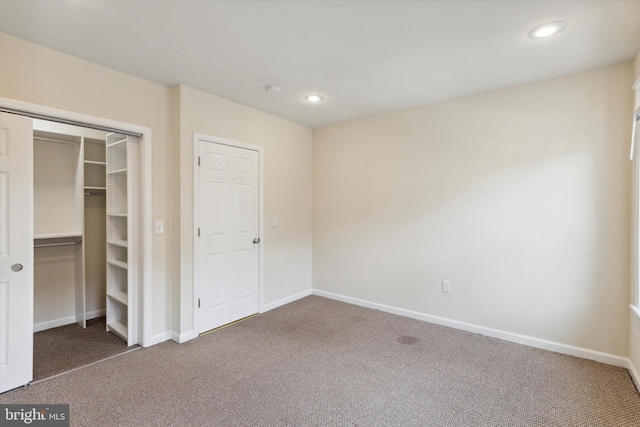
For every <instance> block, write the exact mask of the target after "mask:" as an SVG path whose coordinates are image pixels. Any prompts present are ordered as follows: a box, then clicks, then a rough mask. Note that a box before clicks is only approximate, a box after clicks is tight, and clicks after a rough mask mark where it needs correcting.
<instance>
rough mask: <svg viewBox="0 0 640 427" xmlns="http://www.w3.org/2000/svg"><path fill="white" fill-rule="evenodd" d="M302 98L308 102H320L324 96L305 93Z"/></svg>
mask: <svg viewBox="0 0 640 427" xmlns="http://www.w3.org/2000/svg"><path fill="white" fill-rule="evenodd" d="M304 99H306V100H307V101H309V102H320V101H322V100H323V99H324V97H323V96H321V95H307V96H305V97H304Z"/></svg>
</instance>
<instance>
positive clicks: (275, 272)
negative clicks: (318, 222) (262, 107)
mask: <svg viewBox="0 0 640 427" xmlns="http://www.w3.org/2000/svg"><path fill="white" fill-rule="evenodd" d="M174 98H175V99H176V100H177V102H179V103H180V107H179V111H180V117H179V120H178V122H179V128H180V131H179V133H180V152H179V161H180V186H179V188H178V189H177V190H179V192H178V194H176V198H177V197H179V198H180V230H181V233H180V261H179V262H180V266H179V271H180V283H181V284H182V285H181V291H180V295H182V298H181V299H176V300H174V310H176V311H178V310H179V313H180V315H179V317H178V316H176V317H174V322H177V321H178V319H179V325H178V324H176V325H174V330H178V331H180V333H181V334H186V335H189V334H190V333H192V330H193V274H192V273H193V267H192V266H193V232H192V230H193V227H194V226H193V190H192V188H193V173H194V172H193V133H194V132H198V133H203V134H205V135H210V136H216V137H220V138H225V139H230V140H233V141H237V142H243V143H248V144H253V145H259V146H262V147H264V169H265V170H264V214H263V215H264V225H265V229H264V242H263V244H264V254H265V259H264V303H265V304H270V303H274V302H277V301H278V300H280V299H283V298H286V297H289V296H291V295H293V294H296V293H299V292H303V291H308V290H310V289H311V231H312V228H311V206H312V203H311V198H312V193H311V188H312V187H311V181H312V173H311V167H312V161H311V156H312V148H311V138H312V131H311V129H310V128H308V127H306V126H302V125H299V124H295V123H293V122H290V121H288V120H284V119H281V118H279V117H275V116H272V115H270V114H266V113H263V112H260V111H257V110H254V109H252V108H249V107H245V106H243V105H240V104H237V103H235V102H231V101H228V100H225V99H222V98H219V97H217V96H213V95H210V94H207V93H205V92H201V91H199V90H195V89H192V88H190V87H187V86H179V87H177V88H175V89H174ZM274 215H277V216H278V219H279V225H278V226H277V227H273V226H272V225H271V218H272V216H274ZM293 264H298V268H299V272H298V274H293V272H292V268H293ZM174 296H175V294H174Z"/></svg>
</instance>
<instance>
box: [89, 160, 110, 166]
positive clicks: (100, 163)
mask: <svg viewBox="0 0 640 427" xmlns="http://www.w3.org/2000/svg"><path fill="white" fill-rule="evenodd" d="M84 164H85V165H91V166H102V167H105V166H107V162H96V161H95V160H85V161H84Z"/></svg>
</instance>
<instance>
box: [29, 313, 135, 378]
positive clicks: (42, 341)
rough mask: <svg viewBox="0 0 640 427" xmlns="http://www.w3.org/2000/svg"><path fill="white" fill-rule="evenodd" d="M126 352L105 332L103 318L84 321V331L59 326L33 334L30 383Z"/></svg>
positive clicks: (72, 327)
mask: <svg viewBox="0 0 640 427" xmlns="http://www.w3.org/2000/svg"><path fill="white" fill-rule="evenodd" d="M123 351H127V344H126V343H125V342H124V341H122V340H121V339H120V338H118V337H117V336H115V335H113V334H112V333H109V332H107V331H106V321H105V318H104V317H99V318H96V319H92V320H88V321H87V327H86V328H85V329H83V328H81V327H80V326H78V325H76V324H75V323H74V324H72V325H65V326H60V327H59V328H53V329H47V330H46V331H40V332H36V333H35V334H33V380H34V381H37V380H41V379H43V378H48V377H50V376H53V375H56V374H59V373H61V372H65V371H69V370H71V369H75V368H78V367H80V366H84V365H87V364H89V363H92V362H95V361H97V360H101V359H104V358H107V357H109V356H113V355H114V354H118V353H121V352H123Z"/></svg>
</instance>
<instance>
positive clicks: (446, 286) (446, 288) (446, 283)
mask: <svg viewBox="0 0 640 427" xmlns="http://www.w3.org/2000/svg"><path fill="white" fill-rule="evenodd" d="M442 292H446V293H451V281H450V280H443V281H442Z"/></svg>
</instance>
